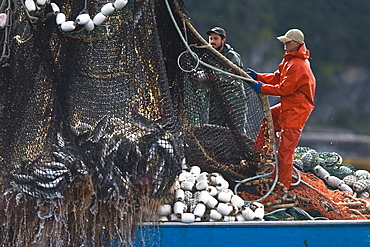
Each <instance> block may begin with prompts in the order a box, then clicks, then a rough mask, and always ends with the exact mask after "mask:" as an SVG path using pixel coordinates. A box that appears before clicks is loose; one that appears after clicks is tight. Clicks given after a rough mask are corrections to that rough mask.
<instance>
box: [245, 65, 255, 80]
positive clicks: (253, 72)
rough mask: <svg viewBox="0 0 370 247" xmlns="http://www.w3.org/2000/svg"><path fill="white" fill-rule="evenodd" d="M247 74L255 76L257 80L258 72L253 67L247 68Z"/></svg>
mask: <svg viewBox="0 0 370 247" xmlns="http://www.w3.org/2000/svg"><path fill="white" fill-rule="evenodd" d="M247 74H248V75H249V76H250V77H252V78H253V80H257V72H256V71H254V70H253V69H250V68H247Z"/></svg>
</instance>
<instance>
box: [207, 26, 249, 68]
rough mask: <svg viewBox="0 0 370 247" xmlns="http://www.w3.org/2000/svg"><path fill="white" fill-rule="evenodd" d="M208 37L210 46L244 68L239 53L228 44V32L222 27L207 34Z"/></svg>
mask: <svg viewBox="0 0 370 247" xmlns="http://www.w3.org/2000/svg"><path fill="white" fill-rule="evenodd" d="M206 34H207V35H208V40H209V44H210V45H211V46H212V47H213V48H214V49H216V50H217V51H218V52H220V53H221V54H222V55H224V56H225V57H226V58H227V59H229V60H230V61H231V62H233V63H234V64H236V65H237V66H239V67H240V68H243V62H242V61H241V58H240V55H239V53H237V52H236V51H234V49H233V48H232V47H231V46H230V45H229V44H227V43H226V32H225V30H224V29H223V28H221V27H214V28H212V29H210V30H208V31H207V32H206Z"/></svg>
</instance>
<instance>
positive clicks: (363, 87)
mask: <svg viewBox="0 0 370 247" xmlns="http://www.w3.org/2000/svg"><path fill="white" fill-rule="evenodd" d="M186 4H187V9H188V11H189V15H190V17H191V19H192V22H193V24H194V26H195V28H196V29H197V30H198V32H199V33H200V34H201V35H203V37H204V38H205V39H207V36H206V35H205V32H206V30H208V29H209V28H211V27H213V26H221V27H223V28H225V29H226V31H227V35H228V43H229V44H231V45H232V46H233V47H234V49H235V50H237V51H238V52H239V53H240V54H241V55H242V59H243V62H244V65H245V66H244V67H245V68H247V67H250V68H253V69H255V70H256V71H259V72H273V71H274V70H275V69H276V67H277V65H278V63H279V62H280V60H281V58H282V55H283V46H282V44H281V43H280V42H279V41H278V40H277V39H276V37H277V36H279V35H283V34H284V33H285V32H286V31H287V30H288V29H290V28H299V29H301V30H302V31H303V32H304V33H305V36H306V39H305V41H306V45H307V47H308V49H309V50H310V52H311V65H312V69H313V71H314V73H315V76H316V79H317V94H316V109H315V110H314V112H313V114H312V116H311V118H310V119H309V122H308V124H307V125H308V126H310V127H325V128H329V129H332V128H342V129H348V130H352V131H353V132H355V133H358V134H370V107H369V106H370V97H369V96H370V85H369V82H368V81H369V79H370V73H369V68H370V49H369V48H368V46H369V45H368V44H369V42H370V39H369V36H370V32H369V27H370V17H369V13H370V1H368V0H356V1H351V0H341V1H330V0H310V1H297V0H284V1H276V0H263V1H257V0H229V1H221V0H213V1H198V0H197V1H196V0H186ZM272 102H273V100H272Z"/></svg>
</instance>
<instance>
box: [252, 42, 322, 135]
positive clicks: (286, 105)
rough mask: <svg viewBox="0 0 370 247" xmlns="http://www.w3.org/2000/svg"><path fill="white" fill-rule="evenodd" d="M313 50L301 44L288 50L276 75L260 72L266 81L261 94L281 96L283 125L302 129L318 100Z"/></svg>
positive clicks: (263, 80) (262, 78) (258, 76)
mask: <svg viewBox="0 0 370 247" xmlns="http://www.w3.org/2000/svg"><path fill="white" fill-rule="evenodd" d="M309 57H310V51H309V50H307V49H306V46H305V44H302V45H301V46H300V48H299V50H298V51H293V52H290V53H289V52H286V53H285V55H284V57H283V60H282V62H281V63H280V64H279V67H278V70H277V71H275V73H273V74H258V75H257V80H259V81H261V82H263V83H264V84H262V86H261V93H262V94H265V95H273V96H280V103H281V112H280V118H279V124H280V126H281V127H290V128H303V127H304V125H305V123H306V121H307V119H308V117H309V116H310V114H311V112H312V110H313V108H314V106H315V103H314V96H315V90H316V79H315V76H314V75H313V73H312V71H311V68H310V62H309V61H308V58H309Z"/></svg>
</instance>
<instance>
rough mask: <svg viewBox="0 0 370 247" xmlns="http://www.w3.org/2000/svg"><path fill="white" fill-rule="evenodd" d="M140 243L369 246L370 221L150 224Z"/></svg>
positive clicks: (139, 232) (177, 246) (170, 245)
mask: <svg viewBox="0 0 370 247" xmlns="http://www.w3.org/2000/svg"><path fill="white" fill-rule="evenodd" d="M136 236H137V237H136V240H135V246H136V247H142V246H146V247H151V246H160V247H194V246H196V247H198V246H202V247H228V246H230V247H239V246H241V247H242V246H259V247H264V246H271V247H279V246H281V247H288V246H289V247H294V246H297V247H306V246H307V247H316V246H325V247H341V246H343V247H348V246H355V247H365V246H370V220H369V221H289V222H271V221H269V222H245V223H244V222H243V223H237V222H202V223H192V224H183V223H172V222H171V223H162V224H159V225H150V224H146V225H143V226H141V227H139V228H138V229H137V233H136Z"/></svg>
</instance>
